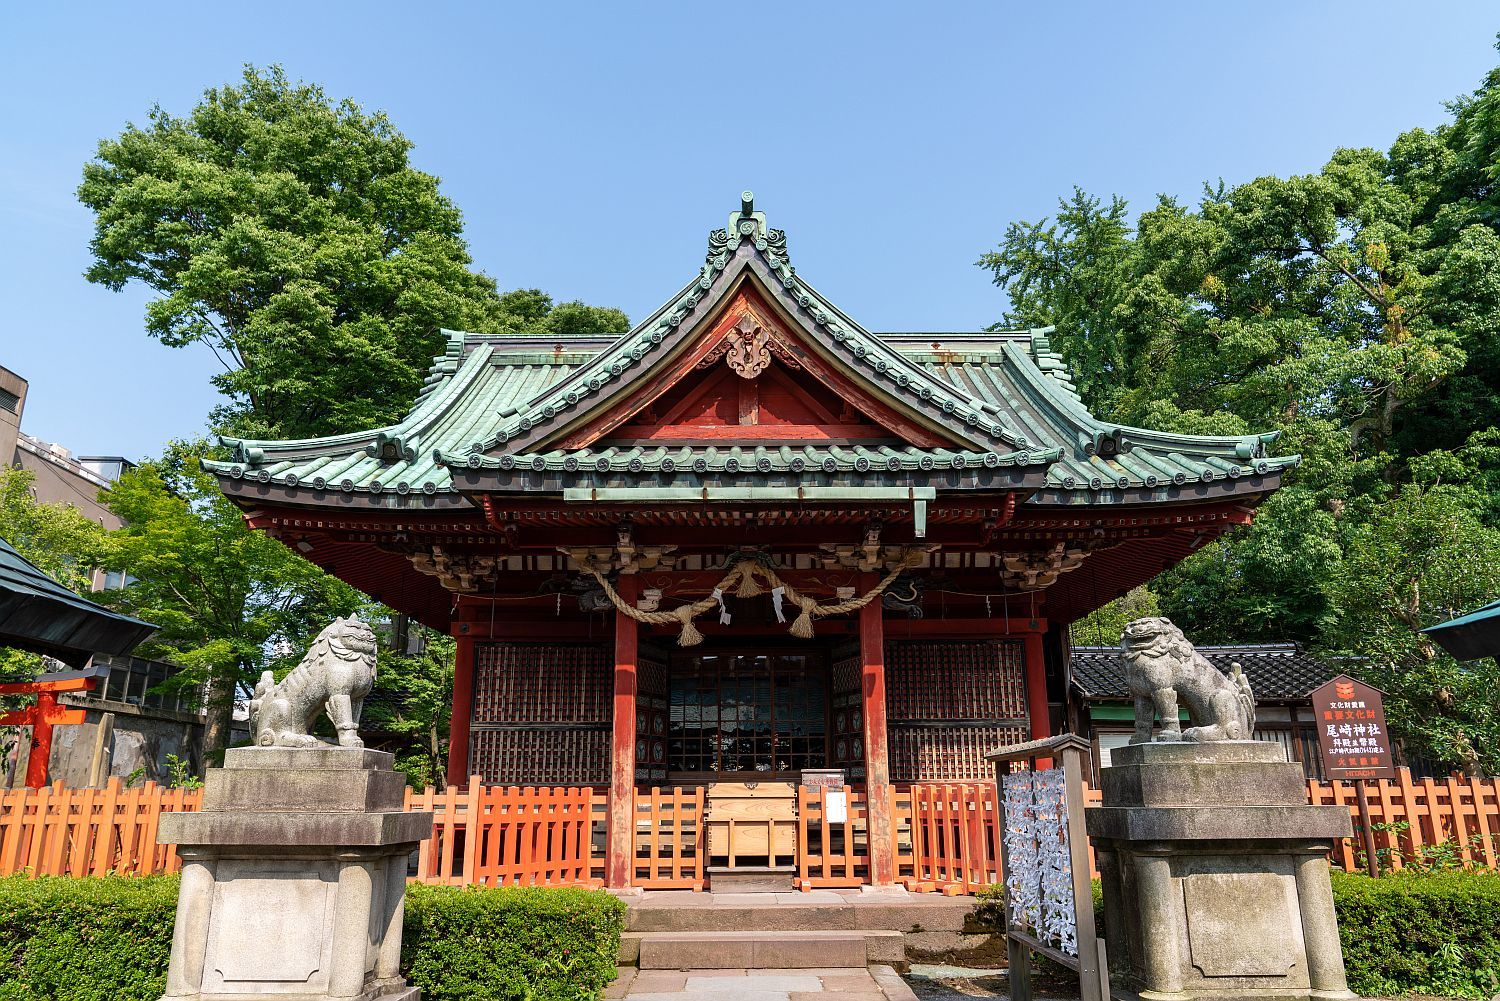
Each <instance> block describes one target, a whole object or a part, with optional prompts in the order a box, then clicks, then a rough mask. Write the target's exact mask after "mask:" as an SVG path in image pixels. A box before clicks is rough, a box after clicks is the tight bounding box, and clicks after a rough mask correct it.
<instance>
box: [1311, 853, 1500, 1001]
mask: <svg viewBox="0 0 1500 1001" xmlns="http://www.w3.org/2000/svg"><path fill="white" fill-rule="evenodd" d="M1333 899H1334V903H1335V905H1336V907H1337V908H1338V915H1339V937H1340V938H1341V939H1342V941H1343V943H1344V967H1345V969H1347V970H1348V973H1349V988H1350V990H1353V991H1354V992H1356V993H1357V994H1360V995H1362V996H1364V997H1377V996H1378V997H1389V996H1391V995H1394V994H1407V993H1415V994H1440V995H1445V996H1448V997H1469V998H1488V997H1492V996H1494V995H1497V994H1500V873H1495V872H1490V871H1486V870H1456V871H1450V872H1434V873H1405V872H1402V873H1393V874H1390V875H1386V876H1382V877H1381V878H1379V879H1371V878H1370V877H1369V876H1363V875H1358V874H1354V873H1344V872H1339V871H1335V872H1334V873H1333Z"/></svg>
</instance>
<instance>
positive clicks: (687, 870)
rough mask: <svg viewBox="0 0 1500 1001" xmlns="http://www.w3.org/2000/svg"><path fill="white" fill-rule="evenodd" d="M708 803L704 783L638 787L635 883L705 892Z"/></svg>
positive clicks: (632, 881) (632, 871)
mask: <svg viewBox="0 0 1500 1001" xmlns="http://www.w3.org/2000/svg"><path fill="white" fill-rule="evenodd" d="M705 805H706V798H705V796H704V790H703V787H702V786H696V787H694V788H692V789H662V788H660V787H657V788H652V789H638V790H636V793H635V804H634V806H635V860H634V863H633V867H632V870H631V873H632V875H631V883H632V884H633V885H635V886H641V887H645V888H646V889H650V890H701V889H703V888H704V886H706V885H707V884H706V882H705V876H704V873H703V863H704V856H705V855H706V854H707V851H708V845H707V833H708V828H707V825H706V823H705V812H704V811H705ZM600 861H601V863H602V861H603V860H602V859H601V860H600Z"/></svg>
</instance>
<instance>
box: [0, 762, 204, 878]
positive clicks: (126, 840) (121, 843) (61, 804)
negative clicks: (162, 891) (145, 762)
mask: <svg viewBox="0 0 1500 1001" xmlns="http://www.w3.org/2000/svg"><path fill="white" fill-rule="evenodd" d="M201 797H202V793H201V792H200V791H199V790H196V789H195V790H188V789H163V788H160V787H158V786H157V784H156V783H155V782H147V783H146V784H145V785H143V786H140V787H139V788H134V789H125V788H123V787H122V786H121V784H120V780H119V779H118V778H112V779H110V780H109V782H108V784H106V785H105V787H104V788H103V789H69V788H66V787H65V786H64V785H63V784H62V783H61V782H56V783H54V784H53V785H51V786H48V787H46V788H43V789H24V788H23V789H0V876H9V875H11V874H12V873H17V872H32V873H39V874H41V873H44V874H47V875H53V876H103V875H105V874H106V873H111V872H113V873H121V874H128V875H132V876H137V875H148V874H150V873H155V872H176V871H177V870H178V869H179V868H181V866H182V862H181V861H180V860H179V859H178V857H177V852H176V851H174V850H173V848H172V846H171V845H158V844H157V843H156V822H157V820H158V819H160V817H161V815H162V814H163V813H170V812H173V811H181V810H196V809H198V801H199V799H200V798H201Z"/></svg>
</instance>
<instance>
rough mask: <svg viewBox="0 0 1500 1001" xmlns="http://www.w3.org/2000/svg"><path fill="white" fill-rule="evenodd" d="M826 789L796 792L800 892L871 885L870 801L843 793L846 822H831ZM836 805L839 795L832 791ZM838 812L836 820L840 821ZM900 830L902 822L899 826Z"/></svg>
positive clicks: (804, 788)
mask: <svg viewBox="0 0 1500 1001" xmlns="http://www.w3.org/2000/svg"><path fill="white" fill-rule="evenodd" d="M829 793H830V790H829V789H827V788H821V787H820V788H816V789H813V788H808V787H807V786H802V787H800V788H799V789H798V790H797V888H798V889H799V890H814V889H827V888H829V887H836V886H859V885H860V884H861V883H866V882H868V881H869V876H868V873H869V867H870V847H869V806H870V804H869V800H868V799H866V797H865V794H864V793H863V792H857V791H854V790H847V791H844V793H843V795H844V807H843V819H841V820H840V819H830V813H829V808H828V798H829ZM833 795H834V797H835V804H836V803H837V797H838V795H839V793H838V791H833ZM838 814H839V811H838V809H837V808H835V810H834V811H833V816H834V817H837V816H838ZM897 826H898V827H899V826H900V824H899V821H898V823H897Z"/></svg>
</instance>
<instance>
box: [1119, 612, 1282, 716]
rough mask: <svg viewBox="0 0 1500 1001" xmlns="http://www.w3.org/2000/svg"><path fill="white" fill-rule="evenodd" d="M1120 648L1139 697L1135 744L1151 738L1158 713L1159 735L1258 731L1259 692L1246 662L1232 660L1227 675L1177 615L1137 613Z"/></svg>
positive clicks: (1133, 691)
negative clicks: (1184, 717) (1186, 724)
mask: <svg viewBox="0 0 1500 1001" xmlns="http://www.w3.org/2000/svg"><path fill="white" fill-rule="evenodd" d="M1120 648H1121V650H1123V651H1124V653H1125V682H1126V684H1127V685H1128V686H1129V688H1130V694H1131V695H1133V696H1134V697H1135V735H1134V736H1132V737H1131V738H1130V742H1131V743H1132V744H1145V743H1148V742H1150V740H1151V726H1152V723H1153V722H1155V719H1156V717H1158V716H1160V717H1161V724H1162V725H1161V734H1160V736H1158V737H1157V738H1156V739H1158V740H1169V741H1170V740H1192V741H1211V740H1250V739H1251V737H1252V735H1253V734H1254V733H1255V696H1254V695H1253V694H1252V693H1251V691H1250V682H1249V681H1247V680H1246V679H1245V675H1244V673H1243V672H1242V671H1241V670H1240V665H1238V664H1234V665H1232V667H1231V672H1230V676H1228V677H1226V676H1225V675H1224V673H1223V672H1222V671H1220V670H1219V669H1218V668H1217V667H1214V666H1213V665H1212V664H1210V663H1209V662H1208V660H1207V659H1205V658H1204V656H1203V655H1202V654H1201V653H1199V652H1198V651H1197V650H1194V649H1193V644H1191V643H1189V642H1188V638H1187V637H1186V636H1184V635H1183V634H1182V630H1181V629H1178V628H1177V627H1176V626H1174V625H1173V624H1172V620H1171V619H1165V618H1150V619H1136V620H1135V621H1134V622H1131V623H1129V624H1128V625H1126V627H1125V632H1124V634H1123V635H1121V637H1120ZM1179 699H1180V700H1181V702H1182V703H1183V705H1184V706H1185V707H1186V708H1187V711H1188V716H1189V717H1190V718H1191V719H1192V722H1193V723H1194V724H1195V725H1194V726H1192V727H1190V728H1189V729H1187V730H1183V729H1182V723H1181V722H1180V721H1179V719H1178V716H1177V703H1178V701H1179Z"/></svg>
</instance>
